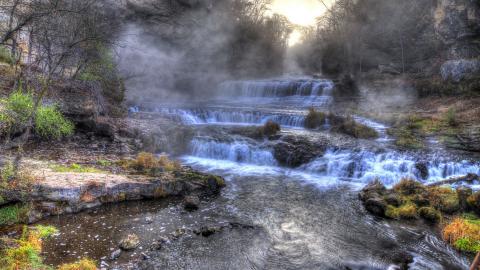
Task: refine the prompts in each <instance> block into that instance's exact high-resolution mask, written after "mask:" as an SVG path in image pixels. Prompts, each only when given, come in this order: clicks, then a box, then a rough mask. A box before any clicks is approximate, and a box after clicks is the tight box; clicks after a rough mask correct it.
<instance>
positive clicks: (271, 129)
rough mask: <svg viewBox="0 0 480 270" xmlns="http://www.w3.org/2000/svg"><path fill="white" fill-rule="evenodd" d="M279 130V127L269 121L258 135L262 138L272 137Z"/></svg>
mask: <svg viewBox="0 0 480 270" xmlns="http://www.w3.org/2000/svg"><path fill="white" fill-rule="evenodd" d="M280 130H281V128H280V125H279V124H277V123H275V122H273V121H271V120H269V121H268V122H266V123H265V125H263V127H261V128H260V133H261V134H262V136H267V137H268V136H273V135H276V134H277V133H278V132H280Z"/></svg>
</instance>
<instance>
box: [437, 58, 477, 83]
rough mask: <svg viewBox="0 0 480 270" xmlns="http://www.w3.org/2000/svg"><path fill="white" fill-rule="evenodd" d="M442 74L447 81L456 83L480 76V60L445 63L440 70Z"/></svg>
mask: <svg viewBox="0 0 480 270" xmlns="http://www.w3.org/2000/svg"><path fill="white" fill-rule="evenodd" d="M440 73H441V75H442V78H443V80H445V81H447V80H452V81H454V82H460V81H461V80H463V79H464V78H466V77H468V76H472V75H476V74H477V75H480V60H476V59H460V60H450V61H447V62H445V63H443V65H442V67H441V68H440Z"/></svg>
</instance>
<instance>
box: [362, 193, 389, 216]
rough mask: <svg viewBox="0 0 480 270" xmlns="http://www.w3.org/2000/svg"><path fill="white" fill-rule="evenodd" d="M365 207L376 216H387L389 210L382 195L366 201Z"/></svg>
mask: <svg viewBox="0 0 480 270" xmlns="http://www.w3.org/2000/svg"><path fill="white" fill-rule="evenodd" d="M364 205H365V209H367V211H368V212H370V213H372V214H373V215H375V216H379V217H383V216H385V211H386V210H387V203H386V202H385V201H384V200H383V199H382V198H380V197H373V198H370V199H368V200H366V201H365V203H364Z"/></svg>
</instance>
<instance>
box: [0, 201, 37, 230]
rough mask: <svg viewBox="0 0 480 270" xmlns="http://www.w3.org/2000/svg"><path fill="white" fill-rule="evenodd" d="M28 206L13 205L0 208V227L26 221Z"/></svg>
mask: <svg viewBox="0 0 480 270" xmlns="http://www.w3.org/2000/svg"><path fill="white" fill-rule="evenodd" d="M29 209H30V208H29V206H28V205H26V204H14V205H8V206H4V207H1V208H0V226H5V225H14V224H18V223H23V222H25V221H26V219H27V214H28V211H29Z"/></svg>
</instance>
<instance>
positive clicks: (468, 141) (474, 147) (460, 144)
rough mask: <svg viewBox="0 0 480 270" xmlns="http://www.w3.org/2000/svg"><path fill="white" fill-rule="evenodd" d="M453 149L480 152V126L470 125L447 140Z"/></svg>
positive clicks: (447, 144)
mask: <svg viewBox="0 0 480 270" xmlns="http://www.w3.org/2000/svg"><path fill="white" fill-rule="evenodd" d="M445 144H446V146H447V147H449V148H452V149H459V150H465V151H471V152H480V126H469V127H465V128H463V130H462V131H461V132H460V133H459V134H457V135H456V136H455V137H452V138H450V139H449V140H447V141H446V142H445Z"/></svg>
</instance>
